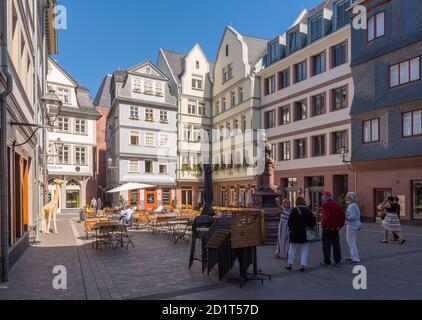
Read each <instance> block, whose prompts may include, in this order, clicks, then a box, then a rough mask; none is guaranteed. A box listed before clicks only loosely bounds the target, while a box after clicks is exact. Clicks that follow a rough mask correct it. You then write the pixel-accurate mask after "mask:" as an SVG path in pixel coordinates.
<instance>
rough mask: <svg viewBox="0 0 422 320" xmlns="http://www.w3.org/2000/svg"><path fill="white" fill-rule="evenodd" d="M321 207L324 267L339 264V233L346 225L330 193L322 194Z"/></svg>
mask: <svg viewBox="0 0 422 320" xmlns="http://www.w3.org/2000/svg"><path fill="white" fill-rule="evenodd" d="M323 200H324V204H323V205H322V250H323V252H324V262H321V265H322V266H324V267H333V266H339V265H340V264H341V248H340V233H339V231H340V230H341V229H342V228H343V227H344V225H345V223H346V215H345V213H344V210H343V209H342V208H341V207H340V205H339V204H338V203H337V202H335V201H334V200H333V195H332V194H331V193H330V192H324V194H323ZM331 248H333V256H334V264H331Z"/></svg>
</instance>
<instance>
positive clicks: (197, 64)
mask: <svg viewBox="0 0 422 320" xmlns="http://www.w3.org/2000/svg"><path fill="white" fill-rule="evenodd" d="M196 69H199V61H196Z"/></svg>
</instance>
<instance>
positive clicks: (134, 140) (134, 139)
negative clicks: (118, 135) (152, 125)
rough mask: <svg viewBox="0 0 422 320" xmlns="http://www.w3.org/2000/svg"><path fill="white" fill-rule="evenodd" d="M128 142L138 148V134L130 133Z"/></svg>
mask: <svg viewBox="0 0 422 320" xmlns="http://www.w3.org/2000/svg"><path fill="white" fill-rule="evenodd" d="M129 140H130V145H131V146H139V132H136V131H131V132H130V138H129Z"/></svg>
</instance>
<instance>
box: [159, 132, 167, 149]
mask: <svg viewBox="0 0 422 320" xmlns="http://www.w3.org/2000/svg"><path fill="white" fill-rule="evenodd" d="M168 144H169V137H168V135H166V134H161V135H160V147H168Z"/></svg>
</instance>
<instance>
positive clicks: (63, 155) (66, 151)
mask: <svg viewBox="0 0 422 320" xmlns="http://www.w3.org/2000/svg"><path fill="white" fill-rule="evenodd" d="M58 164H70V146H68V145H64V146H63V150H62V151H61V152H59V153H58Z"/></svg>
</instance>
